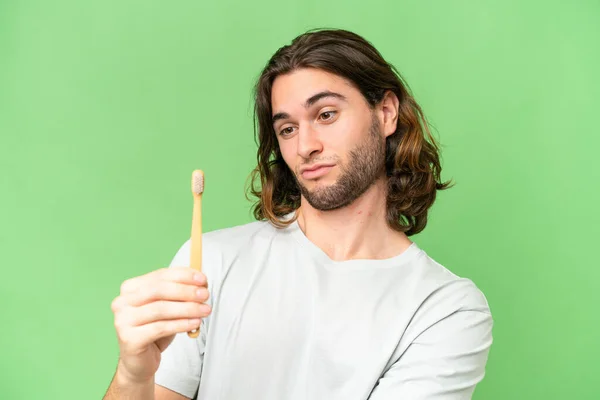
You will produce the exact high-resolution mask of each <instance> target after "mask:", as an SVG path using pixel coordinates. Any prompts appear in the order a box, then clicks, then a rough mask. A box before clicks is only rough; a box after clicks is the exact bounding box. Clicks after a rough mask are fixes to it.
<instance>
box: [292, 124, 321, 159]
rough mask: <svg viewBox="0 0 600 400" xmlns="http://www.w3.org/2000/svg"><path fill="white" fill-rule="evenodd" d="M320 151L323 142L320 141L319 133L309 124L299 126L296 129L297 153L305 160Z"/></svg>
mask: <svg viewBox="0 0 600 400" xmlns="http://www.w3.org/2000/svg"><path fill="white" fill-rule="evenodd" d="M321 151H323V143H321V140H320V138H319V133H318V132H317V131H316V130H314V129H313V128H312V127H311V126H310V124H305V125H304V126H300V127H299V130H298V155H299V156H300V157H302V158H304V159H305V160H309V159H310V158H311V157H313V156H314V155H315V154H318V153H320V152H321Z"/></svg>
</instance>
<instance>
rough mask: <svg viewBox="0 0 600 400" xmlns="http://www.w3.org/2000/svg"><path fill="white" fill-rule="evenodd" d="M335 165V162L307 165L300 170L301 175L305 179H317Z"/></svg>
mask: <svg viewBox="0 0 600 400" xmlns="http://www.w3.org/2000/svg"><path fill="white" fill-rule="evenodd" d="M334 166H335V165H333V164H321V165H313V166H311V167H306V168H303V169H301V170H300V175H302V177H303V178H304V179H316V178H320V177H321V176H323V175H326V174H327V173H328V172H329V171H330V170H331V169H332V168H333V167H334Z"/></svg>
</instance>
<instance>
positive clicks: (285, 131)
mask: <svg viewBox="0 0 600 400" xmlns="http://www.w3.org/2000/svg"><path fill="white" fill-rule="evenodd" d="M292 133H294V127H293V126H288V127H287V128H283V129H282V130H281V131H280V132H279V135H280V136H287V135H291V134H292Z"/></svg>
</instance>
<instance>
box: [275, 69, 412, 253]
mask: <svg viewBox="0 0 600 400" xmlns="http://www.w3.org/2000/svg"><path fill="white" fill-rule="evenodd" d="M321 92H333V93H337V94H340V95H342V96H343V97H344V99H340V98H338V97H335V96H326V97H322V98H320V99H319V100H317V101H316V102H314V103H312V104H307V100H308V99H310V98H311V97H313V96H314V95H315V94H318V93H321ZM271 93H272V94H271V104H272V109H273V117H275V118H274V119H275V121H274V124H273V128H274V130H275V132H276V134H277V140H278V143H279V147H280V149H281V154H282V156H283V158H284V160H285V162H286V164H287V165H288V167H289V168H290V170H291V171H294V174H295V176H296V180H297V182H298V184H299V185H300V188H301V193H302V198H301V205H300V212H299V216H298V223H299V225H300V228H301V229H302V230H303V232H304V234H305V235H306V236H307V237H308V239H309V240H311V241H312V242H313V243H315V245H317V246H318V247H319V248H321V249H322V250H323V251H324V252H325V253H326V254H327V255H328V256H329V257H330V258H331V259H332V260H336V261H344V260H350V259H386V258H391V257H394V256H397V255H398V254H400V253H402V252H403V251H404V250H406V249H407V248H408V247H409V246H410V245H411V243H412V242H411V241H410V240H409V239H408V237H407V236H406V235H405V234H403V233H401V232H397V231H395V230H393V229H391V228H390V227H389V226H388V225H387V222H386V216H385V209H386V193H387V186H386V183H387V178H386V176H385V168H384V165H385V164H384V156H385V152H384V149H385V148H384V147H383V146H384V145H385V138H386V137H388V136H389V135H391V134H393V133H394V132H395V130H396V125H397V120H398V104H399V102H398V98H397V97H396V95H395V94H394V93H393V92H391V91H388V92H387V93H386V94H385V96H384V98H383V100H382V101H381V102H380V103H379V104H378V105H377V106H376V107H375V108H374V109H373V110H372V109H371V108H369V104H368V103H367V101H366V99H365V98H364V97H363V96H362V94H361V93H360V91H359V90H358V89H357V88H356V87H354V86H353V85H352V84H351V83H350V82H349V81H347V80H345V79H344V78H341V77H339V76H337V75H334V74H331V73H328V72H325V71H322V70H318V69H313V68H305V69H299V70H295V71H292V72H291V73H288V74H285V75H280V76H278V77H277V78H275V80H274V82H273V88H272V92H271ZM307 106H308V107H307ZM320 163H327V164H333V166H331V167H329V168H328V169H327V170H326V173H325V174H324V175H323V176H321V177H318V178H308V177H305V176H303V175H302V174H301V168H306V167H307V166H312V165H315V164H320Z"/></svg>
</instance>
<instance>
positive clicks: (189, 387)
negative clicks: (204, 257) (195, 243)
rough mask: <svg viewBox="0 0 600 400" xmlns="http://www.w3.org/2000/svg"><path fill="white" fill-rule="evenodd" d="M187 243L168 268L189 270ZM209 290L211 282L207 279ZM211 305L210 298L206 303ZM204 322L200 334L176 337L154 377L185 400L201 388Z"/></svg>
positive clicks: (204, 335)
mask: <svg viewBox="0 0 600 400" xmlns="http://www.w3.org/2000/svg"><path fill="white" fill-rule="evenodd" d="M189 255H190V241H189V240H188V241H187V242H186V243H184V244H183V246H181V248H180V249H179V251H178V252H177V254H176V255H175V257H174V258H173V260H172V261H171V264H170V265H169V268H178V267H189V265H190V262H189V259H190V257H189ZM208 285H209V289H210V286H211V284H210V280H209V284H208ZM208 303H209V304H210V299H209V301H208ZM206 326H207V324H206V321H205V320H203V321H202V324H201V327H200V334H199V335H198V337H197V338H190V337H189V336H188V335H187V333H185V332H184V333H179V334H177V335H175V339H173V342H172V343H171V344H170V345H169V347H167V348H166V350H165V351H163V353H162V357H161V361H160V366H159V368H158V370H157V371H156V374H155V376H154V381H155V383H156V384H157V385H160V386H164V387H166V388H167V389H170V390H172V391H174V392H177V393H179V394H181V395H183V396H185V397H187V398H190V399H192V398H194V397H195V396H196V393H197V391H198V387H199V385H200V376H201V374H202V363H203V360H204V349H205V343H206V333H207V332H206Z"/></svg>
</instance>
